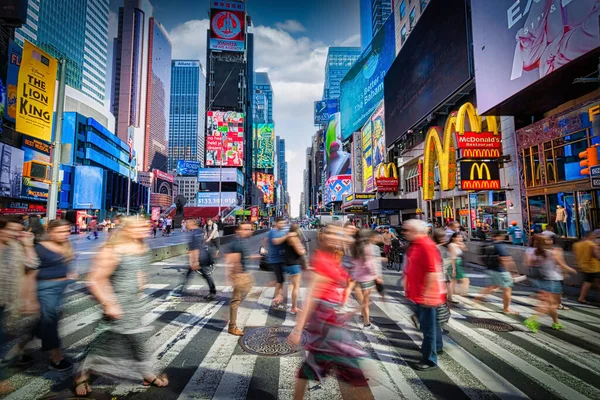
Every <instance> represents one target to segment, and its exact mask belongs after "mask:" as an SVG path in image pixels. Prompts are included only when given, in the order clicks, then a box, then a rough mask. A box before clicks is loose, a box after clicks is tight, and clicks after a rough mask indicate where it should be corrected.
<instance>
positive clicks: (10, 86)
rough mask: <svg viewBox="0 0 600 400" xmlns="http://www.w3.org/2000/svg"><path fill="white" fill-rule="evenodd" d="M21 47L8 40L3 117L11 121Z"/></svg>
mask: <svg viewBox="0 0 600 400" xmlns="http://www.w3.org/2000/svg"><path fill="white" fill-rule="evenodd" d="M22 55H23V49H22V48H21V46H19V45H18V44H16V43H15V42H14V41H13V40H12V39H9V40H8V68H7V71H6V98H5V99H6V101H5V108H4V119H6V120H7V121H10V122H12V123H14V122H15V118H16V116H17V82H18V81H19V67H20V66H21V57H22Z"/></svg>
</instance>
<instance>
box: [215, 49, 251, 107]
mask: <svg viewBox="0 0 600 400" xmlns="http://www.w3.org/2000/svg"><path fill="white" fill-rule="evenodd" d="M212 63H213V66H214V73H213V74H212V76H213V79H214V83H215V88H217V89H216V90H215V91H214V98H213V100H212V108H221V107H231V108H239V107H240V89H239V85H240V83H242V82H241V81H240V74H244V75H245V73H246V72H245V71H246V64H245V63H244V62H243V61H239V62H236V61H231V60H229V61H225V60H221V59H219V58H213V60H212Z"/></svg>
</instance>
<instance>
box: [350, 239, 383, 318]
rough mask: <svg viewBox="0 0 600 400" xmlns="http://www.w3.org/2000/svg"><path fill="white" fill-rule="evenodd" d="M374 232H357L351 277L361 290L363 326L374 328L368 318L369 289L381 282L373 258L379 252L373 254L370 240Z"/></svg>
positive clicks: (377, 255)
mask: <svg viewBox="0 0 600 400" xmlns="http://www.w3.org/2000/svg"><path fill="white" fill-rule="evenodd" d="M373 236H374V233H373V232H372V231H369V230H362V231H360V232H359V233H358V235H357V237H356V241H355V242H354V247H353V251H352V256H353V263H354V268H353V279H354V281H356V282H357V284H358V286H359V287H360V290H361V295H362V296H361V297H362V299H361V314H362V317H363V328H364V329H374V326H373V324H371V319H370V312H369V311H370V310H369V307H370V302H371V291H372V290H373V289H375V287H376V283H377V282H379V283H381V282H382V281H381V277H380V276H379V275H378V271H377V265H376V260H375V258H376V257H377V258H379V257H380V254H373V250H374V249H373V247H372V246H371V241H372V239H373Z"/></svg>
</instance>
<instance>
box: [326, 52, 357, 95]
mask: <svg viewBox="0 0 600 400" xmlns="http://www.w3.org/2000/svg"><path fill="white" fill-rule="evenodd" d="M360 53H361V50H360V47H330V48H329V51H328V52H327V61H326V62H325V86H324V88H323V100H325V99H338V98H339V97H340V83H341V82H342V79H344V76H345V75H346V73H347V72H348V71H349V70H350V68H351V67H352V65H353V64H354V63H355V62H356V60H358V58H359V57H360Z"/></svg>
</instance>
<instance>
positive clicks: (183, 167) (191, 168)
mask: <svg viewBox="0 0 600 400" xmlns="http://www.w3.org/2000/svg"><path fill="white" fill-rule="evenodd" d="M199 169H200V162H198V161H184V160H179V161H177V175H179V176H196V175H198V170H199Z"/></svg>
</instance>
